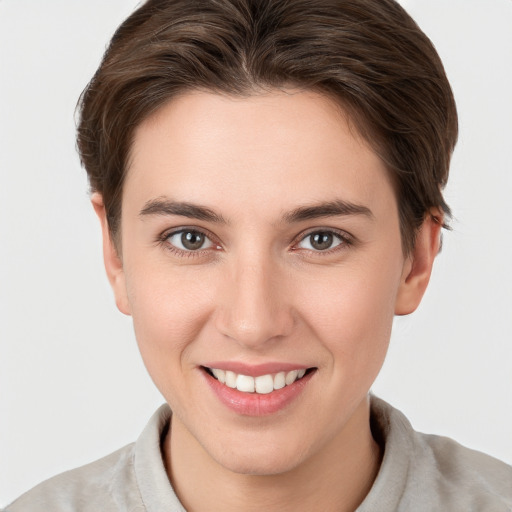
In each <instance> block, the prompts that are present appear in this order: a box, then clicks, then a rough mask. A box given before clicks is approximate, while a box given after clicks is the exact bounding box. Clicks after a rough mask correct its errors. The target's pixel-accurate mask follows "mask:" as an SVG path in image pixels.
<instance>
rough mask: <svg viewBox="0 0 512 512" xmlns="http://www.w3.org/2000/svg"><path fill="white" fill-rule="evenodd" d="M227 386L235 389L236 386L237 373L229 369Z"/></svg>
mask: <svg viewBox="0 0 512 512" xmlns="http://www.w3.org/2000/svg"><path fill="white" fill-rule="evenodd" d="M212 373H213V372H212ZM226 386H228V387H230V388H233V389H234V388H236V373H233V372H230V371H229V370H228V371H227V372H226Z"/></svg>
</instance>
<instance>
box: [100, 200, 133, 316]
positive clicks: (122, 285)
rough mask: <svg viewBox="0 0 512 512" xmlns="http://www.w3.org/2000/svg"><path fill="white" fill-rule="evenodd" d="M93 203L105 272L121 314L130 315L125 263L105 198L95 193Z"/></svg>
mask: <svg viewBox="0 0 512 512" xmlns="http://www.w3.org/2000/svg"><path fill="white" fill-rule="evenodd" d="M91 203H92V206H93V208H94V211H95V212H96V215H97V216H98V219H99V220H100V224H101V233H102V240H103V262H104V264H105V271H106V272H107V277H108V280H109V282H110V286H111V287H112V290H113V292H114V297H115V300H116V305H117V308H118V309H119V311H121V313H124V314H125V315H130V314H131V312H130V307H129V301H128V296H127V292H126V278H125V273H124V269H123V262H122V260H121V258H120V256H119V254H118V251H117V248H116V246H115V244H114V241H113V240H112V236H111V233H110V229H109V226H108V221H107V215H106V211H105V205H104V204H103V197H102V196H101V194H99V193H98V192H95V193H93V194H92V196H91Z"/></svg>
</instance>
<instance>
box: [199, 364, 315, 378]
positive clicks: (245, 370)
mask: <svg viewBox="0 0 512 512" xmlns="http://www.w3.org/2000/svg"><path fill="white" fill-rule="evenodd" d="M202 366H204V367H206V368H216V369H219V370H225V371H231V372H234V373H238V374H242V375H247V376H248V377H259V376H260V375H267V374H272V373H279V372H289V371H292V370H302V369H305V370H307V369H308V368H311V366H308V365H305V364H300V363H279V362H268V363H259V364H248V363H243V362H240V361H212V362H208V363H205V364H203V365H202Z"/></svg>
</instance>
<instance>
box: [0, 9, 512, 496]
mask: <svg viewBox="0 0 512 512" xmlns="http://www.w3.org/2000/svg"><path fill="white" fill-rule="evenodd" d="M402 3H403V4H404V6H405V7H406V8H407V9H408V10H409V11H410V13H411V14H412V15H413V17H415V19H416V20H417V21H418V23H419V24H420V26H421V27H422V28H423V29H424V30H425V32H426V33H427V34H428V35H429V36H430V37H431V39H432V40H433V41H434V43H435V45H436V46H437V48H438V51H439V53H440V55H441V57H442V58H443V60H444V62H445V66H446V69H447V72H448V76H449V78H450V80H451V82H452V85H453V88H454V91H455V95H456V98H457V102H458V107H459V112H460V125H461V134H460V142H459V145H458V148H457V150H456V153H455V156H454V161H453V166H452V175H451V183H450V185H449V187H448V189H447V192H446V196H447V199H448V202H449V204H451V206H452V207H453V210H454V213H455V215H456V221H455V222H454V225H453V227H454V231H453V232H451V233H447V235H446V236H445V246H444V250H443V252H442V254H441V255H440V256H439V258H438V261H437V262H436V267H435V270H434V275H433V279H432V283H431V287H430V289H429V291H428V292H427V295H426V297H425V299H424V302H423V304H422V306H421V307H420V309H419V310H418V312H417V313H415V314H414V315H413V316H411V317H408V318H400V319H398V320H397V322H396V323H395V330H394V334H393V339H392V344H391V349H390V352H389V355H388V358H387V361H386V363H385V366H384V369H383V371H382V373H381V375H380V377H379V379H378V381H377V382H376V384H375V386H374V392H375V393H376V394H378V395H380V396H382V397H384V398H386V399H387V400H388V401H390V402H391V403H392V404H394V405H395V406H397V407H399V408H401V409H402V410H403V411H404V412H405V413H406V414H407V416H408V417H409V418H410V420H411V422H412V423H413V426H414V427H415V428H416V429H417V430H421V431H427V432H431V433H442V434H445V435H448V436H450V437H454V438H455V439H457V440H459V441H460V442H462V443H463V444H466V445H469V446H471V447H474V448H477V449H480V450H483V451H486V452H488V453H490V454H493V455H495V456H496V457H499V458H501V459H504V460H505V461H507V462H509V463H512V435H511V432H512V392H511V384H512V372H511V367H512V229H511V222H510V221H511V220H512V214H511V206H510V200H511V198H512V164H511V162H512V150H511V147H512V141H511V137H512V100H511V91H512V30H511V27H512V1H511V0H485V1H482V0H428V1H427V0H408V1H406V0H404V1H403V2H402ZM134 6H135V0H124V1H122V0H115V1H114V0H109V1H108V2H106V1H104V0H88V1H85V0H83V1H73V2H71V1H69V0H46V1H44V2H41V1H39V0H31V1H30V0H0V173H1V174H0V259H1V265H0V504H3V505H5V504H6V503H7V502H8V501H10V500H12V499H14V498H15V497H16V496H17V495H19V494H20V493H21V492H23V491H24V490H26V489H28V488H29V487H32V486H33V485H35V484H36V483H38V482H39V481H41V480H43V479H46V478H48V477H49V476H51V475H53V474H55V473H57V472H60V471H63V470H65V469H68V468H71V467H75V466H78V465H81V464H84V463H86V462H89V461H91V460H94V459H96V458H99V457H100V456H102V455H105V454H107V453H109V452H111V451H114V450H115V449H117V448H118V447H121V446H122V445H124V444H126V443H128V442H131V441H133V440H135V439H136V437H137V436H138V434H139V433H140V431H141V430H142V428H143V426H144V425H145V423H146V421H147V419H148V418H149V416H150V415H151V414H152V412H153V411H154V409H155V408H156V407H157V406H158V405H159V404H160V403H161V402H162V398H161V397H160V395H159V393H158V392H157V391H156V389H154V386H153V384H152V383H151V381H150V378H149V377H148V376H147V374H146V371H145V369H144V367H143V365H142V362H141V361H140V358H139V354H138V351H137V347H136V343H135V340H134V337H133V334H132V329H131V322H130V319H129V318H127V317H124V316H122V315H121V314H120V313H118V312H117V310H116V308H115V305H114V302H113V299H112V296H111V293H110V289H109V287H108V284H107V280H106V278H105V277H104V273H103V267H102V261H101V248H100V234H99V227H98V226H97V222H96V219H95V217H94V215H93V212H92V209H91V208H90V206H89V201H88V195H87V183H86V178H85V171H83V170H81V168H80V165H79V162H78V157H77V155H76V152H75V149H74V144H75V143H74V119H73V113H74V107H75V104H76V101H77V98H78V96H79V94H80V92H81V90H82V89H83V87H84V86H85V85H86V83H87V81H88V80H89V78H90V77H91V76H92V74H93V72H94V70H95V68H96V66H97V64H98V63H99V59H100V57H101V55H102V52H103V50H104V48H105V45H106V43H107V41H108V40H109V38H110V36H111V35H112V33H113V31H114V29H115V27H116V26H117V25H118V24H119V23H120V22H121V21H122V19H124V17H125V16H126V15H128V14H129V13H130V12H131V10H132V8H133V7H134Z"/></svg>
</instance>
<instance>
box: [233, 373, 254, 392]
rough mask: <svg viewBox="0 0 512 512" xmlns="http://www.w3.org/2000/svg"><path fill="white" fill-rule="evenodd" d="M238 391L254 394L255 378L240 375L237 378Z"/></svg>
mask: <svg viewBox="0 0 512 512" xmlns="http://www.w3.org/2000/svg"><path fill="white" fill-rule="evenodd" d="M236 389H238V391H244V392H245V393H254V377H248V376H247V375H238V377H237V378H236Z"/></svg>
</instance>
